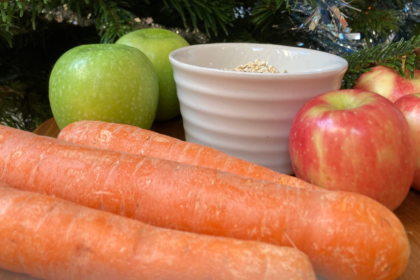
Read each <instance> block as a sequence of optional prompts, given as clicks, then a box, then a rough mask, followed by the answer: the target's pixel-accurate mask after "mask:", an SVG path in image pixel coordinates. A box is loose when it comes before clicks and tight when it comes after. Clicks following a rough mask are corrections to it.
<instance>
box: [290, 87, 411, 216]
mask: <svg viewBox="0 0 420 280" xmlns="http://www.w3.org/2000/svg"><path fill="white" fill-rule="evenodd" d="M289 139H290V140H289V141H290V142H289V151H290V158H291V161H292V165H293V169H294V171H295V174H296V176H297V177H298V178H301V179H303V180H305V181H307V182H310V183H313V184H315V185H317V186H320V187H324V188H326V189H329V190H342V191H351V192H356V193H360V194H363V195H366V196H368V197H371V198H373V199H375V200H377V201H378V202H380V203H382V204H383V205H385V206H386V207H388V208H389V209H391V210H395V209H396V208H397V207H398V206H399V205H400V204H401V202H402V201H403V200H404V198H405V197H406V195H407V193H408V191H409V189H410V186H411V183H412V181H413V177H414V168H415V153H414V150H415V147H414V141H413V138H412V137H411V132H410V128H409V126H408V123H407V121H406V119H405V117H404V115H403V114H402V113H401V112H400V110H398V108H397V107H396V106H395V105H394V104H393V103H392V102H391V101H390V100H388V99H386V98H385V97H383V96H381V95H379V94H376V93H373V92H367V91H363V90H354V89H349V90H338V91H332V92H328V93H325V94H322V95H319V96H317V97H315V98H313V99H311V100H310V101H308V102H307V103H306V104H305V105H304V106H303V107H302V108H301V109H300V110H299V111H298V113H297V115H296V116H295V119H294V121H293V124H292V128H291V131H290V138H289Z"/></svg>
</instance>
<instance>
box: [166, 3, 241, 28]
mask: <svg viewBox="0 0 420 280" xmlns="http://www.w3.org/2000/svg"><path fill="white" fill-rule="evenodd" d="M163 1H164V3H165V5H166V7H169V5H171V6H173V7H174V8H175V9H176V10H177V11H178V13H179V14H180V15H181V17H182V20H183V23H184V26H185V28H187V27H188V24H187V15H188V18H189V19H190V20H191V23H192V25H193V28H194V29H198V26H197V23H198V20H200V21H201V22H202V23H203V24H204V29H205V30H206V33H207V35H208V36H210V30H212V31H213V33H214V34H215V35H216V36H217V35H218V26H220V27H221V28H222V29H223V31H224V32H225V33H226V34H227V33H228V31H227V29H226V26H227V25H230V24H231V23H232V22H233V21H234V19H235V15H234V9H235V7H237V6H238V5H239V4H240V3H238V2H236V1H235V0H230V1H223V0H163Z"/></svg>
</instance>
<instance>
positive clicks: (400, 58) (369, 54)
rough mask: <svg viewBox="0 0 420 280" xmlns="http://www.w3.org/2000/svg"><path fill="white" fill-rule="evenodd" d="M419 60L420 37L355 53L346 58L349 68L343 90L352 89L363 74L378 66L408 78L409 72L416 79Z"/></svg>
mask: <svg viewBox="0 0 420 280" xmlns="http://www.w3.org/2000/svg"><path fill="white" fill-rule="evenodd" d="M419 58H420V36H417V37H413V38H411V39H410V40H408V41H404V39H401V41H399V42H396V43H392V44H391V43H384V44H380V45H377V46H375V47H373V48H367V49H363V50H360V51H357V52H354V53H352V54H350V55H349V56H348V57H346V59H347V62H348V63H349V67H348V70H347V72H346V74H345V75H344V80H343V83H342V88H352V87H353V85H355V84H356V80H357V79H358V78H359V77H360V76H361V75H362V74H363V73H366V72H369V71H371V70H372V67H375V66H378V65H383V66H386V67H390V68H393V69H395V70H396V71H397V72H398V73H400V75H401V76H407V75H406V73H407V72H408V73H409V74H411V78H414V70H415V69H416V68H417V67H419V66H420V59H419ZM409 76H410V75H409Z"/></svg>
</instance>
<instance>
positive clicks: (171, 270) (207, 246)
mask: <svg viewBox="0 0 420 280" xmlns="http://www.w3.org/2000/svg"><path fill="white" fill-rule="evenodd" d="M0 248H1V251H0V267H1V268H3V269H8V270H11V271H15V272H19V273H25V274H28V275H31V276H34V277H38V278H41V279H54V280H60V279H83V280H90V279H98V280H103V279H110V280H120V279H133V280H134V279H136V280H138V279H142V280H148V279H150V280H159V279H165V280H177V279H179V280H186V279H194V280H197V279H198V280H200V279H214V280H222V279H226V280H230V279H248V280H257V279H261V280H270V279H271V280H278V279H284V280H289V279H296V280H298V279H301V280H315V279H316V278H315V274H314V272H313V269H312V266H311V263H310V262H309V260H308V258H307V256H306V255H305V254H303V253H302V252H299V251H298V250H295V249H293V248H287V247H283V248H282V247H278V246H273V245H269V244H264V243H260V242H255V241H240V240H234V239H230V238H221V237H214V236H206V235H199V234H193V233H187V232H181V231H175V230H169V229H162V228H157V227H154V226H150V225H147V224H144V223H141V222H139V221H135V220H132V219H128V218H124V217H120V216H117V215H114V214H111V213H107V212H103V211H98V210H94V209H90V208H87V207H83V206H80V205H77V204H74V203H71V202H68V201H65V200H62V199H59V198H55V197H52V196H46V195H41V194H37V193H32V192H24V191H19V190H16V189H12V188H10V187H7V186H5V185H4V184H3V185H2V184H0Z"/></svg>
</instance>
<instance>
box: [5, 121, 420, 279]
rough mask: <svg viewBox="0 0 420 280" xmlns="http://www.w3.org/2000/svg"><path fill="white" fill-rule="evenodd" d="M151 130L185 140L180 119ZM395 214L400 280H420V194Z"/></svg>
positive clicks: (45, 128)
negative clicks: (402, 238)
mask: <svg viewBox="0 0 420 280" xmlns="http://www.w3.org/2000/svg"><path fill="white" fill-rule="evenodd" d="M151 130H153V131H156V132H159V133H162V134H165V135H169V136H172V137H175V138H178V139H181V140H185V136H184V129H183V126H182V121H181V119H180V118H177V119H174V120H171V121H168V122H157V123H154V124H153V126H152V128H151ZM59 132H60V129H59V128H58V126H57V124H56V122H55V120H54V119H49V120H47V121H46V122H44V123H43V124H42V125H40V126H39V127H38V128H37V129H36V130H34V133H36V134H38V135H44V136H50V137H55V138H56V137H57V136H58V133H59ZM395 214H396V215H397V216H398V218H399V219H400V220H401V222H402V223H403V224H404V227H405V229H406V231H407V235H408V238H409V241H410V246H411V255H410V259H409V263H408V266H407V269H406V270H405V272H404V274H403V275H402V276H401V277H399V278H398V280H418V279H420V192H419V191H416V190H413V189H412V190H411V191H410V192H409V194H408V196H407V198H406V199H405V200H404V202H403V204H402V205H401V206H400V207H399V208H398V209H397V210H396V211H395ZM8 275H9V276H10V277H12V276H11V275H13V274H8ZM1 276H2V274H1V270H0V280H3V279H4V280H6V278H2V277H1ZM11 279H12V278H11ZM13 279H14V278H13ZM16 279H21V278H16ZM22 279H23V278H22ZM25 279H26V278H25ZM28 279H29V278H28Z"/></svg>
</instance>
